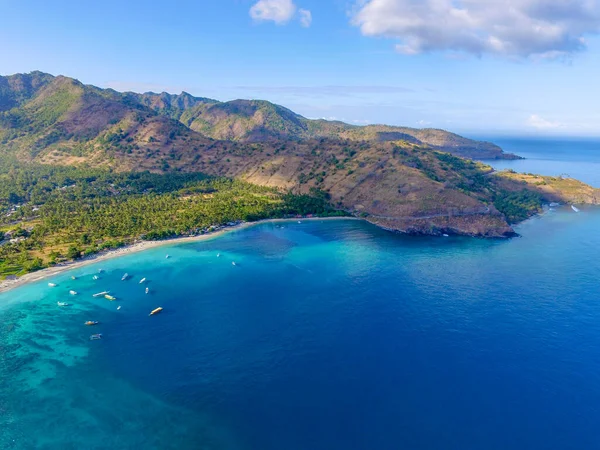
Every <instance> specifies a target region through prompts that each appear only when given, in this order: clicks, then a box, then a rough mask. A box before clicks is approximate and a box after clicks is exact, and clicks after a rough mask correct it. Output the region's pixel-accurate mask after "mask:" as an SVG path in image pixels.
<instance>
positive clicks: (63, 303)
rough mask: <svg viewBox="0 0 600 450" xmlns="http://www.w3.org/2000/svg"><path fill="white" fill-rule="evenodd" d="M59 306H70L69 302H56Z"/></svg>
mask: <svg viewBox="0 0 600 450" xmlns="http://www.w3.org/2000/svg"><path fill="white" fill-rule="evenodd" d="M56 304H57V305H58V306H69V304H68V303H67V302H56Z"/></svg>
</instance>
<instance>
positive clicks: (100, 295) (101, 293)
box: [92, 291, 110, 297]
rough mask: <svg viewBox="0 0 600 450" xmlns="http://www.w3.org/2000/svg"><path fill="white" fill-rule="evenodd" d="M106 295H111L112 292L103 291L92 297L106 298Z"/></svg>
mask: <svg viewBox="0 0 600 450" xmlns="http://www.w3.org/2000/svg"><path fill="white" fill-rule="evenodd" d="M106 294H110V291H102V292H98V293H97V294H94V295H92V297H104V296H105V295H106Z"/></svg>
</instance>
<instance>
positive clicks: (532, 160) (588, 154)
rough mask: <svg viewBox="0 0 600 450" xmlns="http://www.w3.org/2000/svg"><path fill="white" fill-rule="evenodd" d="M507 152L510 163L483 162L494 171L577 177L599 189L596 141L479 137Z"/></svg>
mask: <svg viewBox="0 0 600 450" xmlns="http://www.w3.org/2000/svg"><path fill="white" fill-rule="evenodd" d="M483 139H485V140H488V141H491V142H493V143H495V144H497V145H499V146H500V147H502V149H504V150H505V151H506V152H509V153H516V154H517V155H519V156H522V157H524V158H525V159H523V160H514V161H487V162H488V163H489V164H491V165H492V166H494V167H495V168H497V169H513V170H515V171H517V172H525V173H527V172H528V173H538V174H543V175H552V176H560V175H562V176H567V177H573V178H577V179H578V180H581V181H583V182H585V183H588V184H590V185H592V186H594V187H597V188H600V138H587V139H584V138H566V137H563V138H527V137H519V138H509V137H497V138H489V137H487V138H483Z"/></svg>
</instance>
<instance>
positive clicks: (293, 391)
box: [0, 162, 600, 450]
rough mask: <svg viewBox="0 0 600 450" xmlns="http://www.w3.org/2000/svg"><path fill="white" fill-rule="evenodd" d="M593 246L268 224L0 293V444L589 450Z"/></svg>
mask: <svg viewBox="0 0 600 450" xmlns="http://www.w3.org/2000/svg"><path fill="white" fill-rule="evenodd" d="M587 166H588V163H587V162H582V163H581V167H582V168H583V169H586V168H587ZM574 175H575V174H574ZM599 231H600V209H598V208H593V207H582V211H581V213H579V214H576V213H574V212H573V211H572V210H571V209H569V208H567V207H564V208H558V209H555V210H553V211H549V212H548V213H546V214H544V215H542V216H539V217H536V218H534V219H532V220H529V221H527V222H525V223H523V224H522V225H520V226H519V227H518V232H519V233H520V234H521V235H522V237H520V238H515V239H511V240H505V241H501V240H481V239H469V238H459V237H450V238H424V237H405V236H399V235H394V234H391V233H388V232H385V231H382V230H379V229H378V228H376V227H374V226H371V225H369V224H367V223H364V222H360V221H351V220H337V221H321V220H316V221H303V222H302V223H297V222H296V221H293V222H285V223H268V224H261V225H257V226H254V227H251V228H248V229H245V230H239V231H234V232H232V233H230V234H227V235H224V236H222V237H218V238H215V239H213V240H210V241H203V242H196V243H187V244H179V245H174V246H169V247H161V248H156V249H152V250H148V251H146V252H143V253H137V254H131V255H128V256H124V257H121V258H117V259H113V260H110V261H104V262H100V263H98V264H96V265H91V266H87V267H83V268H80V269H77V270H74V271H72V272H69V273H65V274H61V275H59V276H57V277H55V278H53V279H51V280H45V281H43V282H39V283H37V284H31V285H27V286H24V287H22V288H19V289H16V290H13V291H10V292H7V293H4V294H0V448H1V449H3V450H4V449H48V450H54V449H140V448H143V449H210V450H229V449H231V450H337V449H339V450H367V449H369V450H370V449H377V450H397V449H443V450H452V449H456V450H480V449H485V450H495V449H502V450H505V449H514V450H520V449H561V450H563V449H595V448H600V432H599V431H598V423H599V422H600V288H599V286H600V232H599ZM167 253H168V254H169V255H170V256H171V257H170V258H169V259H166V258H165V255H166V254H167ZM218 254H220V257H217V255H218ZM232 261H235V262H236V265H235V266H233V265H232ZM99 269H103V270H104V272H103V273H100V274H99V276H100V279H99V280H93V279H92V277H93V276H94V275H95V274H98V270H99ZM125 272H128V273H129V274H130V275H131V276H132V277H131V279H129V280H127V281H121V277H122V275H123V274H124V273H125ZM71 275H75V276H77V279H76V280H71V278H70V277H71ZM142 277H145V278H147V279H148V284H147V286H148V287H149V289H150V293H149V294H148V295H146V294H145V293H144V288H145V286H146V285H140V284H139V280H140V279H141V278H142ZM49 281H52V282H55V283H57V286H56V287H54V288H51V287H48V285H47V283H48V282H49ZM70 290H76V291H77V292H78V295H76V296H71V295H69V291H70ZM104 290H110V291H111V292H112V293H113V295H115V296H116V297H117V298H118V301H115V302H109V301H108V300H106V299H104V298H94V297H92V294H94V293H96V292H99V291H104ZM57 301H66V302H69V303H70V304H71V305H70V306H67V307H58V306H57ZM118 306H120V307H121V308H120V310H117V307H118ZM158 306H161V307H163V308H164V312H163V313H162V314H159V315H156V316H152V317H149V316H148V313H149V312H150V311H151V310H152V309H154V308H156V307H158ZM86 320H97V321H100V324H99V325H98V326H96V327H86V326H85V325H84V322H85V321H86ZM95 332H100V333H103V335H104V339H102V340H100V341H90V340H89V336H90V334H91V333H95Z"/></svg>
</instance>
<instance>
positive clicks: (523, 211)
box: [494, 189, 543, 223]
mask: <svg viewBox="0 0 600 450" xmlns="http://www.w3.org/2000/svg"><path fill="white" fill-rule="evenodd" d="M542 203H543V199H542V196H541V195H540V194H539V193H537V192H533V191H530V190H526V189H524V190H522V191H520V192H506V191H501V192H498V193H497V194H496V198H495V199H494V206H495V207H496V209H497V210H498V211H500V212H501V213H502V214H504V216H505V217H506V220H508V222H509V223H518V222H521V221H523V220H525V219H527V218H528V217H531V216H532V215H533V214H535V213H538V212H540V211H541V209H542Z"/></svg>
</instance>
